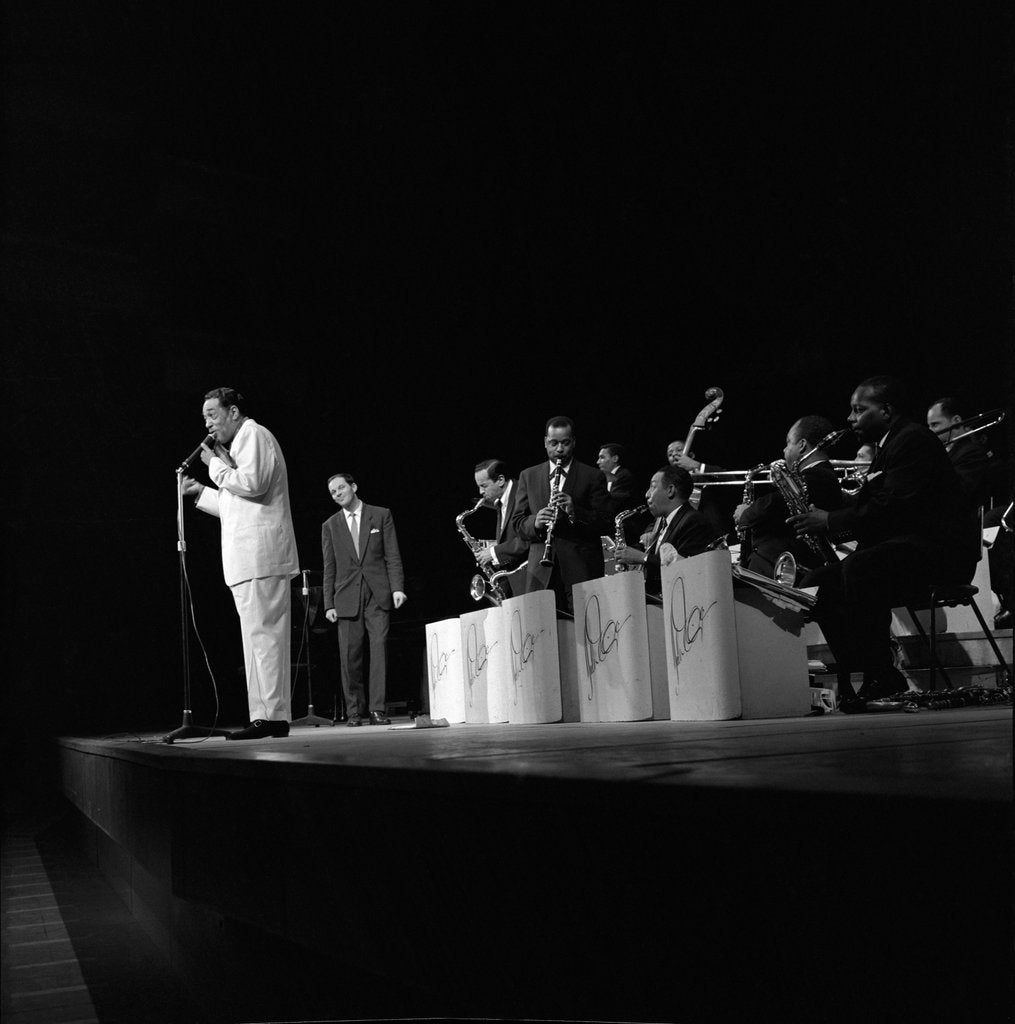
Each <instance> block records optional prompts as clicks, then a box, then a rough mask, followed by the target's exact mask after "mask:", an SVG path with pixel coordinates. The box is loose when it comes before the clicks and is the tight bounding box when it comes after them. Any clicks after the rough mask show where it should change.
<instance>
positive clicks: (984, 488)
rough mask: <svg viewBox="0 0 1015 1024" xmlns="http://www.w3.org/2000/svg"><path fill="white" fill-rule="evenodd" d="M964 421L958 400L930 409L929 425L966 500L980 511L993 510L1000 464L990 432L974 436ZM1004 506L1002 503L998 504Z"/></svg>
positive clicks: (941, 400) (947, 400)
mask: <svg viewBox="0 0 1015 1024" xmlns="http://www.w3.org/2000/svg"><path fill="white" fill-rule="evenodd" d="M964 419H966V413H965V411H964V410H963V409H962V408H961V407H960V405H959V402H958V399H955V398H939V399H938V400H937V401H936V402H934V403H933V404H932V405H931V406H930V408H929V409H928V410H927V426H928V427H930V429H931V430H933V431H934V433H935V434H937V436H938V438H939V440H940V441H941V443H942V444H943V445H944V446H945V449H946V451H947V452H948V457H949V458H950V459H951V460H952V465H953V466H954V467H955V472H956V473H958V474H959V480H961V481H962V490H963V492H964V493H965V495H966V497H967V498H968V499H969V501H970V502H971V503H972V504H973V505H974V506H975V507H977V508H979V507H980V506H983V507H985V508H990V507H991V505H992V504H993V502H992V497H993V495H992V492H993V491H994V490H996V489H997V483H998V476H999V472H998V470H999V465H1000V464H999V461H998V460H997V459H996V458H995V457H994V453H993V452H992V451H991V450H990V444H989V438H988V437H987V434H986V432H980V431H978V432H977V433H975V434H974V433H972V431H971V430H970V427H969V426H968V425H963V422H962V421H963V420H964ZM1000 468H1002V469H1003V467H1000ZM1001 497H1003V496H1000V495H999V499H1000V498H1001ZM1001 503H1002V501H1001V500H998V502H997V504H1001Z"/></svg>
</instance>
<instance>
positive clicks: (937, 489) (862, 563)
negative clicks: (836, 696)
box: [790, 376, 976, 710]
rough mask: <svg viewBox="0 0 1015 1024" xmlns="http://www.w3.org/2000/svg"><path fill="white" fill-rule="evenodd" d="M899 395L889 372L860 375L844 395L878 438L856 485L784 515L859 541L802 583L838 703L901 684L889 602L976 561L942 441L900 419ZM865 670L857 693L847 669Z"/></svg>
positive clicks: (966, 574) (802, 525)
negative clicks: (813, 600) (835, 499)
mask: <svg viewBox="0 0 1015 1024" xmlns="http://www.w3.org/2000/svg"><path fill="white" fill-rule="evenodd" d="M904 408H905V396H904V393H903V390H902V387H901V385H900V384H899V383H898V382H897V381H896V380H894V379H893V378H891V377H883V376H879V377H870V378H868V379H867V380H865V381H862V382H861V383H860V384H859V385H858V386H857V388H856V390H855V391H854V392H853V395H852V398H851V399H850V414H849V420H848V421H849V424H850V425H851V426H852V428H853V431H854V433H855V434H856V436H857V437H858V438H859V440H860V441H861V442H865V443H869V444H873V445H875V454H874V460H873V462H872V463H871V467H870V470H869V472H868V473H867V477H866V479H865V480H864V483H863V486H862V487H861V488H860V490H859V491H858V492H857V494H856V495H853V496H851V497H850V496H845V497H844V503H843V506H842V507H841V508H839V509H837V510H829V509H820V508H819V509H815V510H813V511H811V512H805V513H802V514H800V515H795V516H791V517H790V522H791V523H792V524H793V525H794V528H795V529H796V531H797V532H798V533H804V532H825V533H829V534H831V535H832V536H836V535H840V534H849V535H851V536H853V537H855V538H856V541H857V547H856V550H855V551H854V552H852V553H851V554H849V555H847V557H846V558H844V559H843V560H842V561H841V562H838V563H836V564H835V565H827V566H823V567H822V568H819V569H817V570H815V571H814V572H813V573H811V574H810V575H809V576H808V577H806V578H805V579H804V580H803V581H802V583H803V585H805V586H817V587H818V599H817V604H816V605H815V607H814V612H813V614H814V618H815V619H816V620H817V622H818V623H819V624H820V626H821V629H822V632H823V633H824V634H825V639H826V640H827V641H828V646H829V647H830V648H831V651H832V654H833V655H834V657H835V661H836V665H837V669H838V672H839V692H840V697H842V698H845V701H844V703H843V705H842V706H843V707H845V708H846V709H847V710H848V709H849V708H851V707H852V708H856V707H857V706H858V705H857V704H856V703H854V702H853V701H852V698H854V697H857V696H858V697H859V698H861V701H862V700H863V699H864V698H875V699H876V698H878V697H885V696H890V695H892V694H895V693H899V692H902V691H904V690H906V688H907V686H906V681H905V678H904V677H903V675H902V673H901V672H899V670H898V669H897V668H896V667H895V665H894V664H893V660H892V654H891V648H890V645H889V640H890V627H891V615H892V608H893V607H895V606H897V605H901V604H905V603H906V602H907V601H908V600H912V599H914V598H916V597H919V596H921V595H925V594H926V589H927V587H928V586H929V585H931V584H934V583H937V584H946V585H947V584H965V583H968V582H969V580H970V579H972V576H973V571H974V569H975V567H976V562H975V554H974V553H973V552H972V549H971V546H970V544H969V521H968V517H967V515H966V506H965V501H964V498H963V495H962V489H961V486H960V484H959V478H958V475H957V474H956V472H955V469H954V467H953V466H952V464H951V462H950V460H949V459H948V456H947V454H946V453H945V450H944V447H943V446H942V445H941V443H940V442H939V441H938V439H937V438H936V437H935V436H934V434H932V433H931V432H930V431H929V430H928V429H927V427H926V426H924V425H923V424H917V423H913V422H912V421H911V420H909V419H907V418H906V417H905V416H904V415H903V412H902V410H903V409H904ZM854 671H858V672H862V673H863V685H862V687H861V689H860V692H859V694H855V693H854V691H853V688H852V685H851V683H850V680H849V673H850V672H854Z"/></svg>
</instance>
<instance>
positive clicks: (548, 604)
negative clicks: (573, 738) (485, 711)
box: [501, 590, 563, 725]
mask: <svg viewBox="0 0 1015 1024" xmlns="http://www.w3.org/2000/svg"><path fill="white" fill-rule="evenodd" d="M501 608H502V609H503V611H504V613H505V615H506V617H507V631H508V665H509V672H510V675H509V679H508V721H509V722H511V723H512V724H517V725H538V724H544V723H547V722H559V721H560V720H561V717H562V714H563V706H562V702H561V685H560V644H559V639H558V632H557V601H556V598H555V596H554V593H553V591H552V590H538V591H534V592H533V593H531V594H522V595H521V596H520V597H511V598H508V599H507V600H506V601H505V602H504V603H503V604H502V605H501Z"/></svg>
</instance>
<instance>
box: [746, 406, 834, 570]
mask: <svg viewBox="0 0 1015 1024" xmlns="http://www.w3.org/2000/svg"><path fill="white" fill-rule="evenodd" d="M834 430H835V428H834V427H833V426H832V424H831V423H829V421H828V420H826V419H825V418H824V416H802V417H801V418H800V419H798V420H797V421H796V423H794V424H793V426H791V427H790V428H789V433H788V434H787V435H786V447H785V448H784V449H783V453H782V457H783V458H784V459H785V461H786V465H787V467H788V468H789V469H791V470H794V471H796V472H798V473H799V474H800V476H801V478H802V479H803V482H804V486H805V487H806V488H807V496H808V498H809V499H810V501H811V504H812V505H815V506H816V507H817V508H823V509H828V510H832V509H837V508H840V507H841V506H842V489H841V488H840V487H839V478H838V477H837V476H836V475H835V470H834V469H833V468H832V464H831V463H830V462H829V461H828V452H826V451H825V450H824V449H823V448H818V447H816V446H817V445H818V443H819V442H820V441H821V440H822V438H824V437H827V436H828V435H829V434H831V433H832V432H833V431H834ZM787 516H789V509H788V508H787V507H786V502H785V501H784V500H783V497H782V495H781V494H780V493H779V492H778V490H772V491H771V492H770V493H768V494H763V495H761V496H760V497H759V498H756V499H755V500H754V501H753V502H751V503H750V504H749V505H744V504H741V505H738V506H737V508H736V511H735V512H734V513H733V521H734V523H736V526H737V529H738V530H739V531H742V532H745V533H746V536H745V538H744V540H743V541H741V543H742V544H746V545H748V548H749V553H746V554H747V557H746V559H743V560H742V564H744V565H745V566H746V567H747V568H748V569H750V570H751V572H756V573H758V574H759V575H762V576H768V577H769V578H771V577H772V576H773V570H774V569H775V563H776V561H777V560H778V558H779V556H780V555H781V554H782V553H783V552H784V551H789V552H790V553H791V554H792V555H793V557H794V558H795V559H796V561H797V565H798V566H810V567H811V568H812V569H814V568H817V566H818V565H819V564H820V562H816V561H815V555H814V553H813V552H812V551H811V549H810V548H809V547H808V546H807V544H805V543H804V541H802V540H800V539H799V538H798V537H797V535H796V531H795V530H794V529H793V528H792V527H791V526H790V525H789V524H788V523H787V522H786V518H787Z"/></svg>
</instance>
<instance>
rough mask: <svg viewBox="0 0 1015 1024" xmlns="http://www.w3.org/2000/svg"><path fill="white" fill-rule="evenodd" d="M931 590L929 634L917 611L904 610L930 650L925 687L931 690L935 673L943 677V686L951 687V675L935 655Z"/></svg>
mask: <svg viewBox="0 0 1015 1024" xmlns="http://www.w3.org/2000/svg"><path fill="white" fill-rule="evenodd" d="M933 597H934V595H933V592H931V602H930V608H929V609H928V611H929V612H930V636H929V637H928V636H927V631H926V630H925V629H924V628H923V623H922V622H921V621H920V618H919V616H918V615H917V613H916V612H915V611H914V610H913V609H912V608H910V607H909V606H908V605H907V606H906V611H907V612H909V617H910V618H911V619H912V620H913V625H914V626H915V627H916V631H917V633H919V634H920V639H921V640H922V641H923V643H924V646H925V647H926V648H927V649H928V650H929V651H930V675H929V676H928V682H927V689H928V690H933V689H934V688H935V687H936V686H937V673H938V672H940V673H941V678H942V679H944V682H945V687H946V688H947V689H949V690H950V689H952V681H951V677H950V676H949V675H948V672H947V671H946V670H945V667H944V665H942V664H941V660H940V659H939V658H938V656H937V636H936V633H937V616H936V615H935V614H934V600H933Z"/></svg>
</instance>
